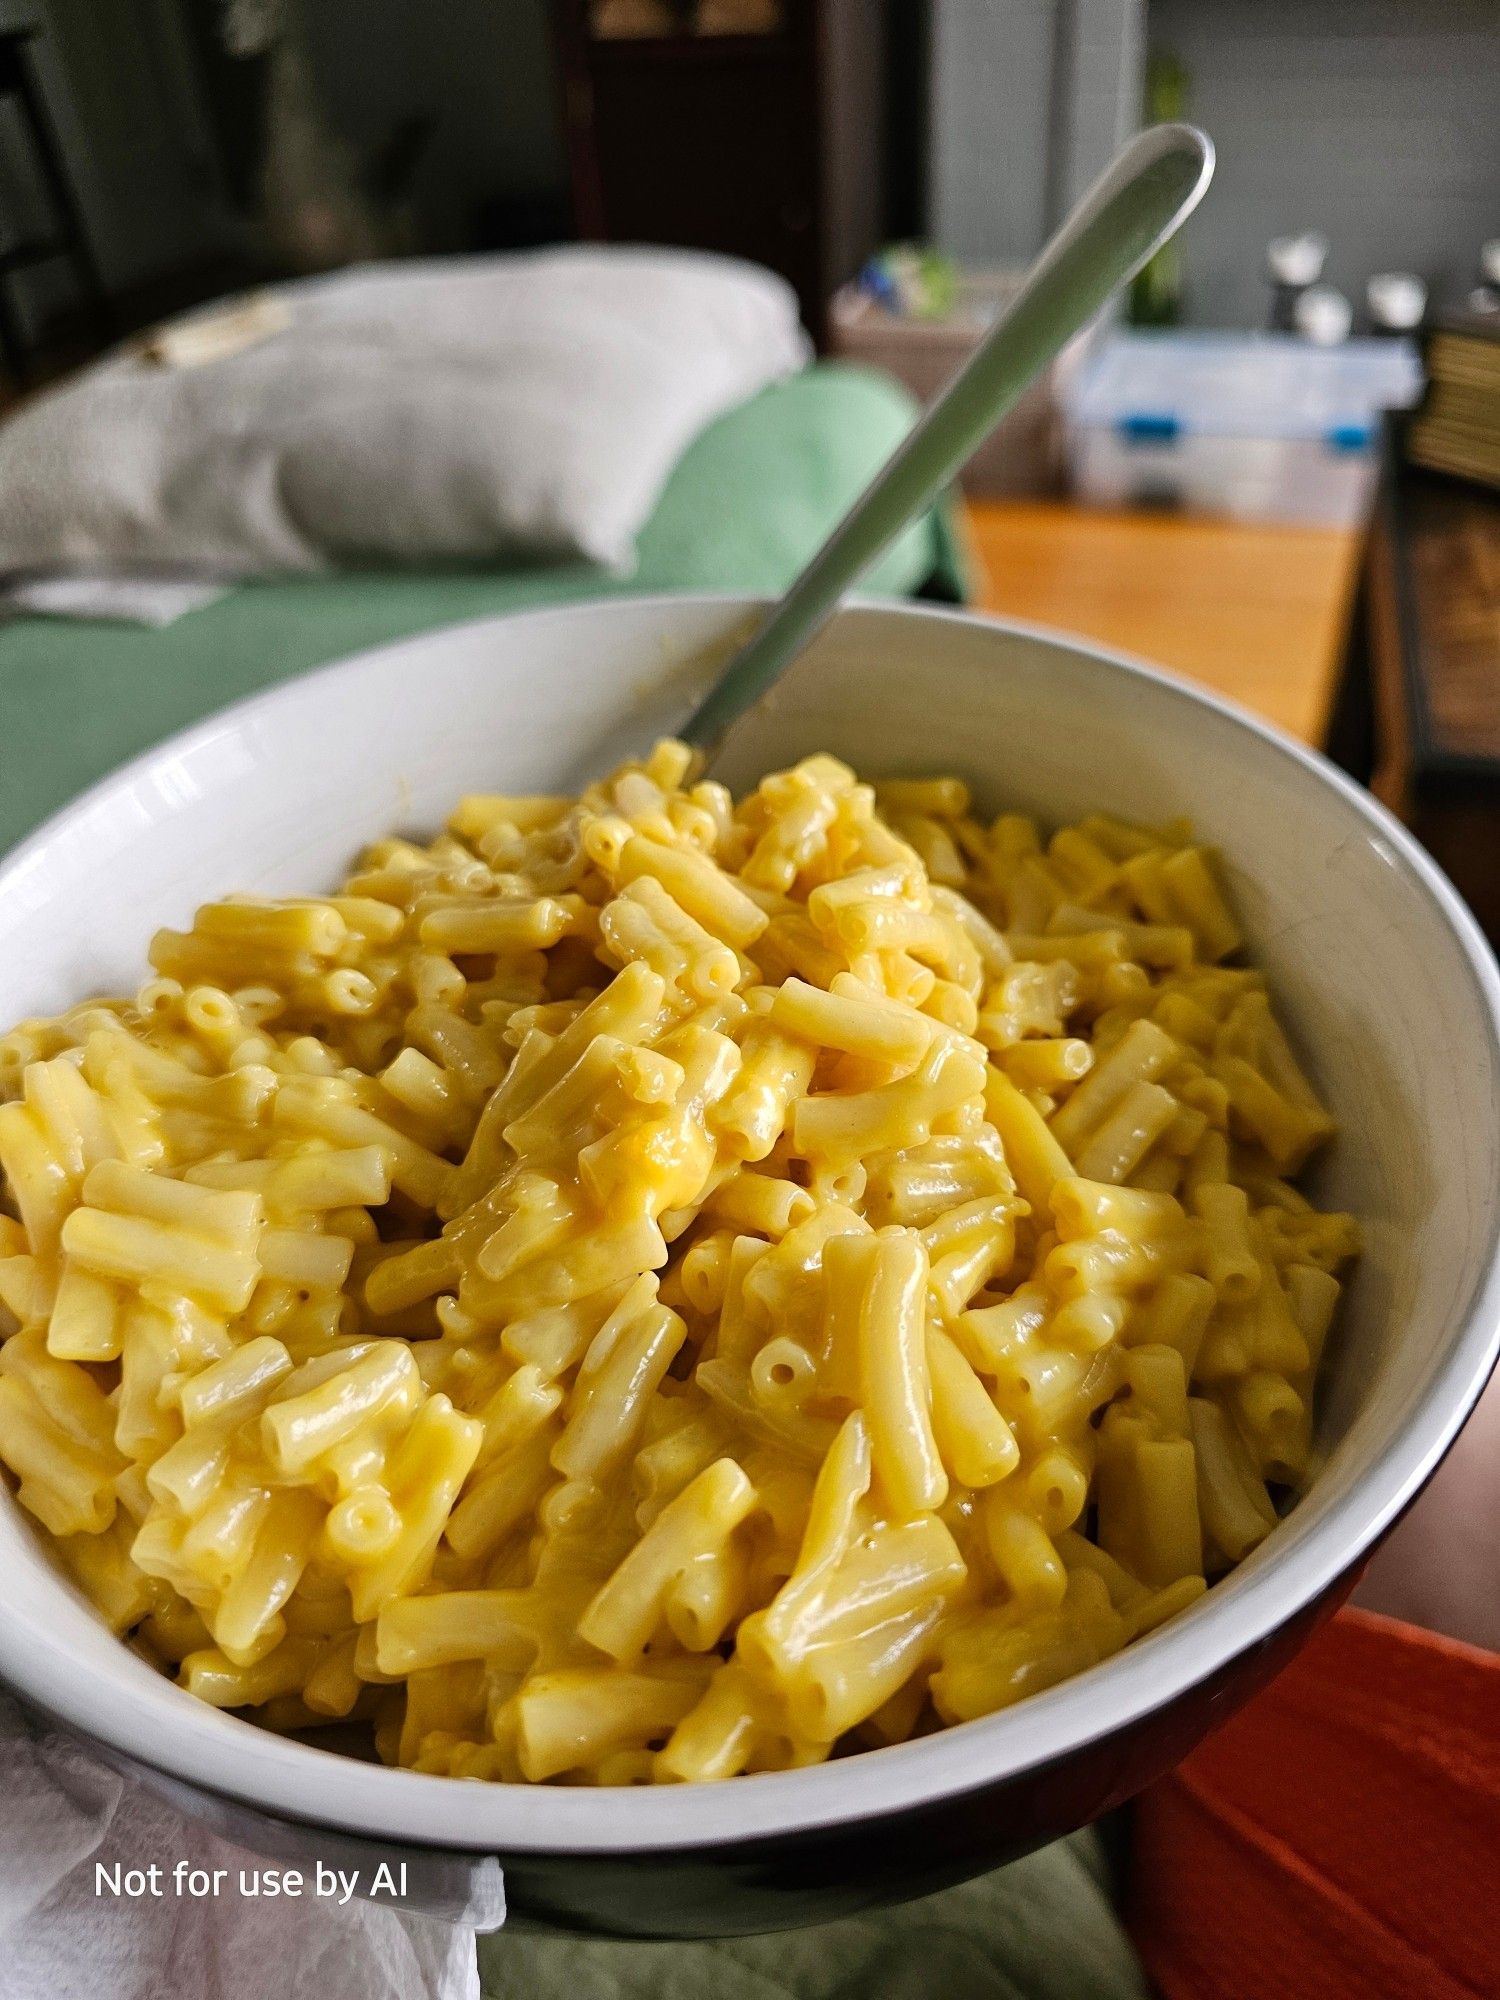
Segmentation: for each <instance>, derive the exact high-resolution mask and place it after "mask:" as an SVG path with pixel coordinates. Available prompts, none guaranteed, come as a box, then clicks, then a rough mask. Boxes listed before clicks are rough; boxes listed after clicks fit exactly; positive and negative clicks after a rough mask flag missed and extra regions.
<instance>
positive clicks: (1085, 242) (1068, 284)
mask: <svg viewBox="0 0 1500 2000" xmlns="http://www.w3.org/2000/svg"><path fill="white" fill-rule="evenodd" d="M1213 170H1214V149H1213V144H1212V142H1211V141H1210V140H1209V139H1208V137H1207V136H1206V134H1204V133H1202V132H1200V131H1198V130H1197V128H1196V127H1195V126H1192V125H1155V126H1152V127H1151V128H1150V129H1149V130H1147V131H1145V132H1142V133H1140V134H1139V135H1138V136H1137V137H1136V138H1134V139H1132V140H1131V141H1130V143H1129V145H1128V146H1126V147H1125V148H1124V150H1123V151H1122V152H1121V153H1120V154H1119V155H1118V156H1117V158H1116V159H1115V161H1114V162H1113V164H1112V165H1111V166H1109V167H1108V168H1106V169H1105V171H1104V173H1103V174H1102V175H1101V176H1100V177H1099V179H1098V180H1097V181H1096V182H1095V183H1094V185H1093V187H1091V188H1090V189H1089V191H1088V193H1087V194H1086V195H1085V196H1084V197H1083V199H1082V200H1081V201H1080V202H1079V204H1078V206H1077V207H1076V208H1075V209H1074V210H1073V212H1072V214H1071V215H1070V216H1069V217H1068V218H1067V220H1066V221H1065V222H1064V223H1063V225H1062V227H1061V228H1060V229H1059V230H1058V231H1057V233H1056V235H1054V236H1053V237H1052V239H1051V240H1050V242H1048V244H1047V245H1046V247H1045V248H1044V249H1043V250H1042V253H1041V255H1040V256H1039V257H1038V258H1037V260H1036V262H1035V263H1034V264H1033V265H1032V267H1031V269H1030V270H1029V271H1028V272H1027V274H1026V279H1025V282H1024V283H1023V284H1022V286H1021V289H1020V291H1019V292H1018V293H1017V294H1016V296H1015V298H1014V299H1012V300H1011V302H1010V304H1009V305H1008V306H1007V307H1006V308H1005V310H1004V312H1003V313H1002V314H1001V315H1000V317H999V319H998V320H997V321H996V323H995V325H994V326H993V327H992V328H991V330H990V332H989V333H988V334H986V336H985V338H984V340H983V341H982V342H981V343H980V345H979V346H978V347H977V348H976V349H975V351H974V353H973V355H972V356H971V357H970V359H969V361H968V362H967V363H966V364H965V366H964V367H963V369H962V370H961V371H960V373H959V374H958V375H956V376H955V377H954V379H953V381H952V382H951V383H950V384H949V385H948V387H947V388H946V389H945V390H944V391H943V393H942V395H941V396H939V397H938V399H937V401H936V402H935V403H933V404H932V405H931V407H930V408H929V409H928V411H927V413H926V415H925V416H924V417H923V418H922V420H921V422H920V423H919V424H918V425H917V426H916V428H915V430H913V431H912V432H911V434H910V435H909V436H908V437H907V438H906V440H905V441H904V442H903V443H902V444H901V445H899V446H898V447H897V449H896V450H895V452H893V453H892V455H891V457H890V458H889V459H888V460H887V461H886V463H885V464H884V465H883V466H882V467H881V469H880V471H879V472H878V473H877V474H876V475H875V477H874V479H873V480H872V481H871V482H870V484H869V485H868V486H867V487H866V488H865V490H864V492H863V493H862V494H861V495H860V496H859V498H858V499H857V500H856V501H855V503H854V505H853V506H852V507H851V508H850V509H849V512H848V513H847V514H846V515H845V516H844V518H843V520H842V521H840V522H839V524H838V526H837V527H836V528H835V529H834V531H833V533H832V534H831V535H830V536H829V537H828V540H827V541H826V542H825V543H824V544H823V546H822V548H821V549H819V551H818V553H817V554H816V555H815V556H814V557H813V559H812V561H811V562H810V563H809V564H808V565H807V568H806V569H805V570H803V572H802V574H801V575H800V576H799V577H798V578H797V580H796V582H795V583H793V584H792V586H791V588H790V589H789V590H788V591H787V592H786V594H785V596H784V597H783V598H782V599H781V601H780V603H779V604H777V605H775V606H774V607H773V608H772V609H771V610H770V611H769V612H768V613H767V615H766V617H765V619H764V621H763V622H762V624H761V626H760V628H759V630H758V631H757V632H756V633H755V635H754V637H753V638H751V640H750V641H749V643H748V644H747V645H746V646H744V647H743V648H742V649H741V650H740V651H739V652H738V653H737V654H736V655H735V657H734V659H733V660H731V662H730V663H729V665H728V667H726V668H725V670H724V672H723V673H722V674H721V675H720V677H719V679H718V681H717V682H716V683H715V684H714V686H713V688H712V689H711V690H710V692H709V694H708V696H707V697H706V699H705V700H704V701H703V702H702V703H701V704H700V706H699V707H698V708H697V709H696V710H695V712H694V713H693V715H692V717H691V718H690V720H689V721H688V722H687V723H686V725H685V726H684V727H683V729H682V730H681V731H680V734H681V735H682V737H683V738H684V740H685V741H687V742H688V743H691V744H694V745H695V746H696V747H697V748H699V749H701V750H703V751H705V752H706V753H707V754H708V755H710V756H712V754H713V752H714V751H715V750H716V749H717V748H718V746H719V743H720V741H721V740H722V738H723V736H724V732H725V731H726V730H727V729H728V727H729V725H730V724H731V723H732V722H734V721H735V720H736V718H737V717H739V716H740V715H743V713H744V712H745V710H746V709H747V708H749V707H750V706H751V704H752V703H753V702H755V701H756V700H758V699H759V697H760V696H761V695H762V694H764V692H765V691H766V689H767V688H768V687H770V686H771V684H772V682H774V681H776V680H777V679H779V678H780V676H781V675H782V674H783V673H784V672H785V671H786V669H787V668H788V667H789V666H790V665H791V663H792V661H793V660H794V659H795V658H796V656H797V654H798V653H800V652H801V650H802V648H803V647H804V646H805V645H806V643H807V641H808V640H809V639H810V638H811V637H812V636H813V634H814V633H815V632H816V631H817V630H818V629H819V627H820V626H821V625H822V624H823V623H824V621H825V620H826V619H827V618H828V617H829V615H830V614H831V613H832V611H833V610H834V609H835V607H836V606H837V604H838V602H839V599H840V598H841V597H842V596H843V595H844V593H845V592H846V591H847V590H849V589H850V588H852V586H853V585H854V584H855V583H856V582H857V581H858V580H859V578H860V577H861V576H862V575H863V574H864V572H865V571H866V570H867V569H868V568H869V567H870V565H871V564H872V563H873V562H874V561H875V560H876V558H877V557H878V556H879V555H880V554H881V553H882V552H883V551H884V550H885V549H886V548H888V547H889V546H890V544H891V543H892V542H893V541H894V540H895V539H896V537H897V535H899V534H900V533H901V531H902V529H903V528H904V527H906V525H907V523H908V522H909V521H912V520H915V519H916V518H917V516H918V515H920V514H922V513H923V512H925V510H926V509H927V508H928V507H930V506H931V505H932V503H933V501H934V500H935V499H936V498H937V496H938V494H939V493H940V492H942V490H943V489H944V487H945V486H947V485H948V483H949V481H950V480H952V479H953V477H954V475H955V474H956V473H957V472H959V471H960V469H961V468H962V467H963V465H964V464H965V463H966V462H967V460H968V459H969V458H970V456H971V455H972V454H973V452H974V451H975V450H976V449H977V448H978V447H979V445H980V444H982V443H983V441H984V439H985V438H986V437H987V436H988V435H989V433H990V432H991V431H992V430H993V429H994V427H995V425H996V424H997V423H998V422H999V421H1000V419H1001V417H1002V416H1004V414H1005V412H1006V411H1007V410H1008V409H1009V408H1010V407H1011V405H1012V404H1013V403H1014V402H1015V401H1016V399H1017V397H1018V396H1019V395H1020V394H1021V392H1022V390H1023V389H1025V388H1026V387H1027V385H1028V384H1029V383H1030V382H1031V381H1032V380H1033V378H1034V377H1035V376H1036V375H1037V374H1038V373H1039V372H1040V371H1041V369H1043V368H1044V367H1045V366H1046V365H1047V363H1048V362H1049V361H1050V360H1052V358H1053V357H1054V356H1055V355H1056V354H1057V353H1058V352H1059V351H1060V349H1061V348H1062V347H1063V346H1064V344H1065V343H1066V342H1067V341H1068V340H1069V339H1070V338H1071V337H1072V336H1073V334H1075V333H1076V332H1077V331H1078V329H1079V328H1080V327H1081V326H1083V325H1085V324H1086V323H1087V321H1088V320H1090V319H1092V317H1093V316H1094V314H1095V313H1096V312H1097V311H1098V310H1099V308H1100V307H1101V306H1102V305H1103V304H1104V302H1105V300H1106V299H1108V297H1109V295H1110V293H1111V292H1113V291H1114V289H1115V287H1116V286H1117V285H1123V284H1124V283H1125V282H1126V281H1127V280H1128V279H1129V278H1131V277H1133V276H1134V274H1135V273H1136V272H1137V271H1138V270H1139V269H1140V268H1141V266H1142V265H1143V264H1144V263H1145V262H1146V261H1147V260H1148V258H1150V257H1151V256H1152V255H1153V254H1154V253H1155V252H1156V251H1157V250H1159V249H1160V248H1161V246H1162V244H1163V243H1166V242H1167V241H1168V240H1169V239H1170V238H1171V237H1172V236H1174V235H1175V234H1176V232H1177V230H1178V229H1179V228H1180V227H1181V226H1182V224H1183V223H1184V222H1185V221H1186V220H1187V218H1188V217H1189V216H1190V215H1191V214H1192V212H1193V210H1194V209H1195V208H1196V207H1197V206H1198V203H1199V201H1200V200H1201V199H1202V196H1203V191H1204V189H1205V188H1206V187H1207V186H1208V183H1209V180H1210V178H1211V176H1212V174H1213Z"/></svg>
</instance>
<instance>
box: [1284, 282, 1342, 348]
mask: <svg viewBox="0 0 1500 2000" xmlns="http://www.w3.org/2000/svg"><path fill="white" fill-rule="evenodd" d="M1353 324H1354V308H1353V306H1351V305H1350V303H1349V301H1348V300H1347V299H1346V298H1345V297H1344V295H1343V293H1342V292H1341V291H1338V290H1337V289H1336V288H1335V287H1334V286H1332V285H1309V286H1308V288H1307V290H1306V291H1305V292H1302V293H1300V294H1299V295H1298V298H1297V303H1296V304H1295V306H1293V308H1292V330H1293V332H1295V333H1300V334H1301V336H1302V338H1303V339H1304V340H1307V341H1311V343H1312V345H1313V346H1314V347H1337V346H1338V345H1339V343H1340V342H1341V341H1344V340H1347V339H1348V338H1349V329H1350V327H1351V326H1352V325H1353Z"/></svg>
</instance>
